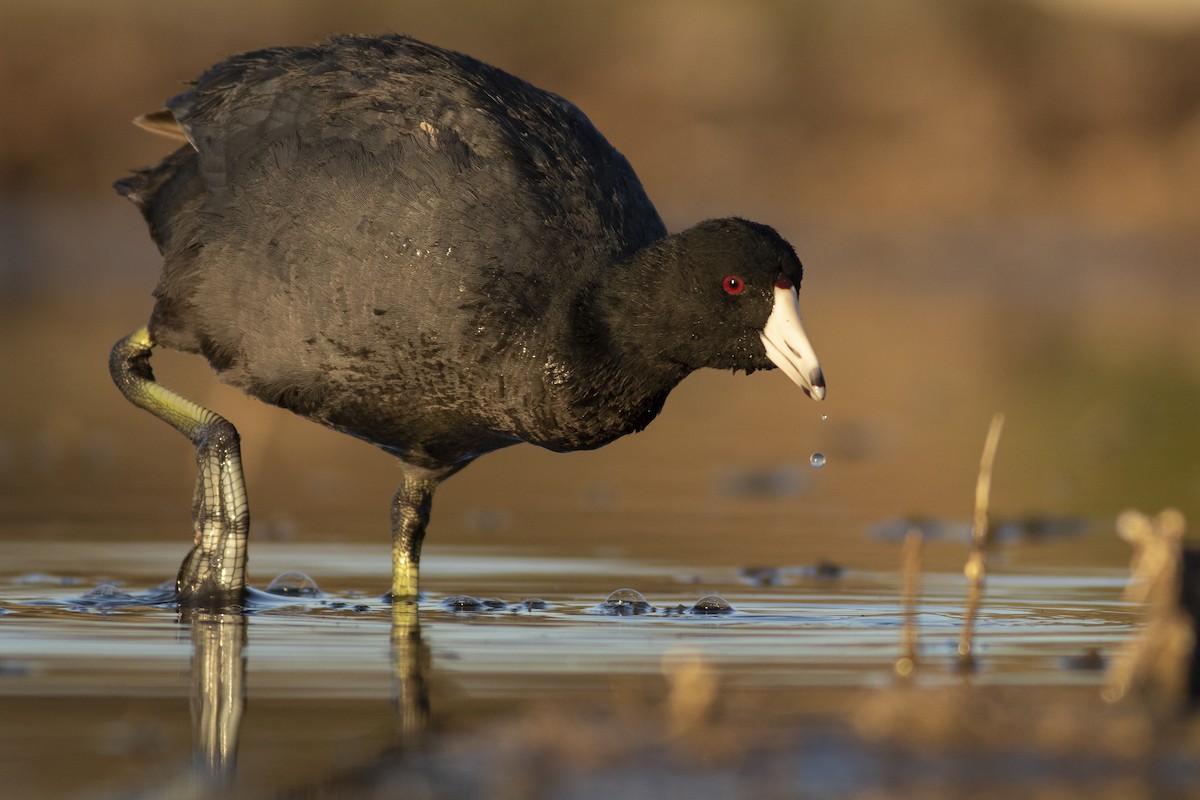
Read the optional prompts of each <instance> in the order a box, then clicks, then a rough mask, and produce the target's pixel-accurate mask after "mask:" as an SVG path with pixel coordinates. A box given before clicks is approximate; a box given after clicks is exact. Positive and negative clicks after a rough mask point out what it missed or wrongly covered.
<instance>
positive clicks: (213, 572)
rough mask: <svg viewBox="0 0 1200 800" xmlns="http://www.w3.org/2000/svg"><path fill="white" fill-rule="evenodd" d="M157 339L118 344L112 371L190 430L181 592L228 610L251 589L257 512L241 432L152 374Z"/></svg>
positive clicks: (124, 386)
mask: <svg viewBox="0 0 1200 800" xmlns="http://www.w3.org/2000/svg"><path fill="white" fill-rule="evenodd" d="M153 347H154V341H153V339H152V338H151V337H150V333H149V331H148V330H147V329H146V328H141V329H139V330H137V331H135V332H133V333H132V334H130V335H129V336H127V337H126V338H124V339H122V340H121V341H119V342H117V343H116V345H114V346H113V349H112V353H111V355H110V356H109V360H108V368H109V373H110V374H111V375H112V379H113V382H114V383H116V384H117V388H118V389H120V390H121V393H122V394H124V395H125V397H126V398H128V399H129V401H130V402H132V403H133V404H134V405H136V406H138V407H140V408H144V409H146V410H147V411H149V412H150V413H151V414H153V415H154V416H156V417H158V418H159V419H161V420H163V421H164V422H166V423H167V424H168V425H170V426H171V427H173V428H175V430H177V431H179V432H180V433H182V434H183V435H184V436H186V437H187V438H188V439H189V440H191V442H192V444H194V445H195V446H196V463H197V466H198V468H199V469H198V474H197V476H196V491H195V494H194V495H193V498H192V527H193V535H194V543H193V546H192V550H191V552H190V553H188V556H187V558H185V559H184V561H183V565H182V566H181V567H180V568H179V577H178V579H177V581H176V594H177V596H178V599H179V602H180V603H183V604H186V605H205V606H228V605H236V604H239V603H241V602H242V599H243V596H244V594H245V590H246V550H247V544H248V537H249V530H250V507H249V503H248V502H247V500H246V484H245V481H244V480H243V478H242V455H241V446H240V444H239V439H238V432H237V429H235V428H234V427H233V425H231V424H230V423H229V422H228V421H227V420H226V419H225V418H224V417H222V416H220V415H219V414H216V413H214V412H212V411H209V410H208V409H207V408H204V407H203V406H201V405H199V404H197V403H193V402H192V401H191V400H188V399H187V398H185V397H182V396H180V395H179V394H176V393H175V392H173V391H171V390H170V389H168V388H166V387H165V386H163V385H161V384H159V383H156V382H155V380H154V374H153V372H151V370H150V351H151V350H152V349H153Z"/></svg>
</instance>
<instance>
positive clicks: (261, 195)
mask: <svg viewBox="0 0 1200 800" xmlns="http://www.w3.org/2000/svg"><path fill="white" fill-rule="evenodd" d="M166 107H167V110H165V111H160V112H156V113H153V114H149V115H146V116H144V117H141V118H139V120H137V122H138V123H139V124H140V125H142V126H143V127H146V128H149V129H151V130H154V131H156V132H159V133H162V134H165V135H167V136H171V137H174V138H176V139H178V140H179V141H180V142H181V146H180V147H179V149H177V150H176V151H175V152H173V153H171V154H170V155H169V156H167V157H166V158H165V159H164V160H163V161H162V162H161V163H160V164H158V165H156V166H153V167H148V168H145V169H141V170H138V171H136V172H135V173H134V174H133V175H132V176H130V177H128V178H125V179H123V180H120V181H118V182H117V183H116V188H117V191H119V192H120V193H121V194H122V195H124V196H125V197H127V198H129V199H130V200H132V201H133V202H134V203H135V204H136V205H137V206H138V207H139V208H140V209H141V211H142V213H143V215H144V216H145V218H146V222H147V223H148V225H149V228H150V233H151V235H152V236H153V238H154V241H155V242H156V243H157V244H158V248H159V250H160V251H161V252H162V256H163V269H162V276H161V279H160V280H159V283H158V287H157V289H156V290H155V292H154V295H155V297H156V299H157V302H156V303H155V306H154V310H153V312H152V314H151V316H150V321H149V323H148V325H147V326H146V327H144V328H141V329H139V330H138V331H136V332H134V333H133V334H131V335H130V336H128V337H126V338H125V339H122V340H121V341H119V342H118V343H117V344H116V346H115V347H114V348H113V351H112V355H111V357H110V361H109V366H110V370H111V373H112V376H113V380H114V381H115V382H116V384H117V386H118V387H119V388H120V389H121V391H122V392H123V393H124V394H125V396H126V397H128V398H129V399H130V400H131V401H132V402H133V403H135V404H137V405H138V406H141V407H142V408H145V409H147V410H149V411H150V412H152V413H153V414H154V415H155V416H158V417H160V418H161V419H163V420H165V421H166V422H168V423H170V424H171V425H173V426H174V427H175V428H177V429H178V430H180V431H181V432H182V433H184V434H185V435H186V436H188V438H189V439H191V441H192V442H193V444H195V446H196V449H197V460H198V464H199V476H198V479H197V484H196V493H195V500H194V504H193V518H194V533H195V543H194V547H193V549H192V551H191V552H190V554H189V555H188V557H187V559H186V560H185V561H184V563H183V566H182V567H181V569H180V573H179V579H178V584H177V589H178V595H179V599H180V601H181V602H185V603H209V602H212V603H236V602H238V601H239V600H240V599H241V597H242V593H243V591H244V588H245V559H246V537H247V529H248V521H249V514H248V507H247V502H246V493H245V488H244V485H243V481H242V472H241V465H240V455H239V439H238V434H237V431H236V430H235V429H234V427H233V426H232V425H230V424H229V422H227V421H226V420H225V419H223V418H222V417H220V416H219V415H217V414H215V413H213V412H211V411H209V410H207V409H205V408H203V407H201V406H199V405H196V404H195V403H192V402H190V401H188V400H186V399H184V398H182V397H180V396H179V395H177V394H175V393H174V392H172V391H171V390H170V389H167V388H165V387H164V386H162V385H161V384H158V383H156V382H154V376H153V374H152V373H151V370H150V361H149V359H150V353H151V349H152V348H153V347H155V346H156V345H163V346H165V347H170V348H174V349H177V350H183V351H187V352H192V353H200V354H202V355H203V356H204V357H205V358H207V359H208V362H209V364H211V365H212V367H213V369H215V370H216V371H217V374H218V376H219V377H220V379H221V380H222V381H224V382H226V383H229V384H232V385H234V386H237V387H238V388H240V389H242V390H243V391H245V392H246V393H248V394H250V395H253V396H254V397H257V398H259V399H260V400H263V401H265V402H268V403H272V404H274V405H278V406H282V407H283V408H286V409H289V410H291V411H294V412H295V413H297V414H300V415H301V416H304V417H307V418H309V419H311V420H315V421H317V422H320V423H322V424H324V425H327V426H329V427H331V428H334V429H336V430H339V431H343V432H345V433H348V434H350V435H352V436H356V437H358V438H360V439H364V440H366V441H368V442H371V443H372V444H375V445H377V446H378V447H381V448H383V449H384V450H386V451H387V452H389V453H391V454H392V455H394V456H396V458H398V459H399V460H400V463H401V466H402V469H403V475H404V478H403V483H402V484H401V486H400V489H399V491H398V492H397V494H396V496H395V499H394V500H393V502H392V535H393V542H392V562H393V564H392V566H393V578H392V596H393V599H396V600H412V599H415V598H416V597H417V591H418V584H417V565H418V560H419V557H420V549H421V541H422V539H423V537H424V534H425V526H426V523H427V521H428V519H429V509H430V503H431V499H432V496H433V492H434V489H435V488H436V487H437V485H438V484H439V483H440V482H441V481H442V480H444V479H445V478H446V477H448V476H449V475H452V474H453V473H455V472H457V471H458V470H460V469H462V468H463V467H465V466H466V465H467V464H469V463H471V461H473V460H474V459H475V458H477V457H479V456H481V455H483V454H484V453H488V452H491V451H493V450H496V449H499V448H501V447H507V446H509V445H512V444H516V443H518V442H529V443H531V444H536V445H538V446H541V447H545V448H548V449H550V450H557V451H570V450H586V449H590V448H595V447H600V446H601V445H604V444H607V443H608V442H611V441H613V440H614V439H616V438H618V437H620V436H624V435H625V434H627V433H632V432H634V431H639V430H641V429H642V428H644V427H646V425H647V424H649V423H650V421H651V420H652V419H654V417H655V416H656V415H657V414H658V412H659V411H660V410H661V409H662V406H663V403H664V401H665V400H666V397H667V394H668V393H669V392H670V391H671V389H673V388H674V387H675V386H676V384H678V383H679V382H680V381H681V380H683V378H684V377H686V376H687V375H688V374H689V373H690V372H692V371H693V370H695V369H698V368H700V367H715V368H718V369H730V370H743V371H745V372H747V373H749V372H753V371H754V370H757V369H771V368H773V367H775V366H777V367H779V368H780V369H782V370H783V371H784V372H785V373H786V374H787V375H788V377H790V378H791V379H792V380H793V381H795V382H796V383H797V384H799V385H800V387H801V388H802V389H804V391H805V392H806V393H807V394H809V395H810V396H812V397H813V398H815V399H818V400H819V399H821V398H822V397H824V395H825V384H824V379H823V377H822V374H821V369H820V367H819V365H818V364H817V359H816V357H815V355H814V354H813V350H812V347H811V346H810V345H809V342H808V339H807V337H806V336H805V333H804V329H803V328H802V327H801V324H800V316H799V307H798V305H797V293H798V291H799V287H800V278H801V274H802V268H801V265H800V261H799V260H798V259H797V257H796V254H795V251H794V250H793V249H792V247H791V245H789V244H788V243H787V241H785V240H784V239H783V238H782V237H780V236H779V235H778V234H777V233H776V232H775V231H774V230H772V229H771V228H769V227H767V226H765V225H760V224H757V223H754V222H749V221H746V220H742V219H737V218H730V219H717V220H709V221H706V222H701V223H700V224H698V225H696V226H695V227H693V228H690V229H688V230H685V231H683V232H681V233H676V234H673V235H668V234H667V231H666V229H665V227H664V226H663V223H662V220H661V219H659V216H658V213H657V212H656V211H655V210H654V206H653V205H652V204H651V203H650V200H649V199H648V198H647V197H646V194H645V192H644V191H643V189H642V186H641V184H640V183H639V181H638V179H637V176H636V175H635V174H634V172H633V169H632V168H631V167H630V166H629V163H628V162H627V161H626V160H625V158H624V157H623V156H622V155H621V154H620V153H618V152H617V151H616V150H615V149H613V147H612V146H611V145H610V144H609V143H608V142H607V141H606V140H605V139H604V137H603V136H601V134H600V133H599V131H597V130H596V128H595V127H593V126H592V124H591V123H590V122H589V121H588V120H587V118H586V117H585V116H584V115H583V113H582V112H580V111H579V109H577V108H576V107H575V106H574V105H572V104H571V103H569V102H568V101H566V100H564V99H562V98H561V97H558V96H557V95H554V94H551V93H550V92H546V91H543V90H541V89H538V88H536V87H534V86H531V85H530V84H528V83H526V82H525V81H522V80H520V79H519V78H516V77H514V76H512V75H509V74H508V73H506V72H503V71H501V70H499V69H496V68H495V67H491V66H488V65H487V64H484V63H481V62H479V61H477V60H475V59H473V58H470V57H468V56H465V55H461V54H459V53H454V52H451V51H448V50H443V49H440V48H438V47H434V46H431V45H428V44H424V43H422V42H419V41H416V40H414V39H411V38H407V37H404V36H380V37H366V36H335V37H332V38H331V39H330V40H329V41H328V42H327V43H324V44H318V45H314V46H310V47H283V48H274V49H266V50H258V51H255V52H251V53H246V54H244V55H239V56H234V57H232V58H229V59H228V60H226V61H223V62H221V63H219V64H217V65H216V66H214V67H212V68H210V69H209V70H208V71H207V72H205V73H204V74H203V75H201V76H200V78H199V79H198V80H197V81H196V82H195V84H194V86H193V87H192V88H191V89H190V90H189V91H186V92H184V93H183V94H180V95H179V96H177V97H174V98H172V99H170V100H168V101H167V103H166Z"/></svg>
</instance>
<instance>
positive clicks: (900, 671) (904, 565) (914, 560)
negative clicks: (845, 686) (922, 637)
mask: <svg viewBox="0 0 1200 800" xmlns="http://www.w3.org/2000/svg"><path fill="white" fill-rule="evenodd" d="M923 544H924V538H923V536H922V534H921V529H920V528H919V527H917V526H916V525H914V526H912V527H911V528H909V529H908V532H907V533H906V534H904V546H903V548H902V549H901V551H900V562H901V567H900V569H901V572H902V574H903V576H904V577H903V585H902V589H901V592H902V602H903V604H904V632H903V637H904V638H903V651H902V652H901V654H900V658H898V659H896V666H895V669H896V676H897V677H899V678H904V679H907V678H911V677H912V676H913V675H914V674H915V673H916V671H917V599H918V598H919V597H920V595H921V548H922V545H923Z"/></svg>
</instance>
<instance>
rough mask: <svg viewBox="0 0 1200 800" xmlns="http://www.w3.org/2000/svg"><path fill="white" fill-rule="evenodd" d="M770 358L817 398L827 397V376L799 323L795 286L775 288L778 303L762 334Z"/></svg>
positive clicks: (797, 383)
mask: <svg viewBox="0 0 1200 800" xmlns="http://www.w3.org/2000/svg"><path fill="white" fill-rule="evenodd" d="M760 336H761V337H762V343H763V346H764V347H766V349H767V358H769V359H771V361H772V363H774V364H775V366H777V367H779V368H780V369H781V370H783V374H785V375H787V376H788V377H789V378H791V379H792V381H794V382H795V384H796V385H797V386H799V387H800V388H801V389H803V390H804V393H805V394H806V395H808V396H809V397H811V398H812V399H814V400H821V399H824V397H825V376H824V375H822V374H821V365H820V364H819V363H817V354H816V353H815V352H813V348H812V345H811V344H810V343H809V341H808V334H806V333H805V332H804V326H803V325H802V324H800V297H799V295H798V293H797V292H796V289H795V288H794V287H792V286H790V285H789V286H787V287H786V288H785V287H783V286H776V287H775V305H774V306H773V307H772V309H771V316H769V317H768V318H767V324H766V326H765V327H764V328H763V331H762V333H761V334H760Z"/></svg>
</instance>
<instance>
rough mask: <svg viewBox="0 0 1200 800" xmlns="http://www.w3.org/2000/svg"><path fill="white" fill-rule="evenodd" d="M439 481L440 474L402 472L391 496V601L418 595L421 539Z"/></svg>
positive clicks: (409, 598) (427, 522)
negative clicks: (394, 492) (397, 487)
mask: <svg viewBox="0 0 1200 800" xmlns="http://www.w3.org/2000/svg"><path fill="white" fill-rule="evenodd" d="M440 482H441V480H440V476H438V477H432V476H429V475H414V474H411V473H409V472H406V473H405V475H404V483H402V484H400V490H399V491H398V492H396V496H395V498H394V499H393V500H392V602H402V601H415V600H416V599H417V597H418V594H419V590H420V586H419V580H418V573H419V572H420V562H421V542H422V541H424V539H425V526H426V525H428V524H429V509H430V507H431V506H432V505H433V490H434V489H436V488H437V486H438V483H440Z"/></svg>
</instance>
